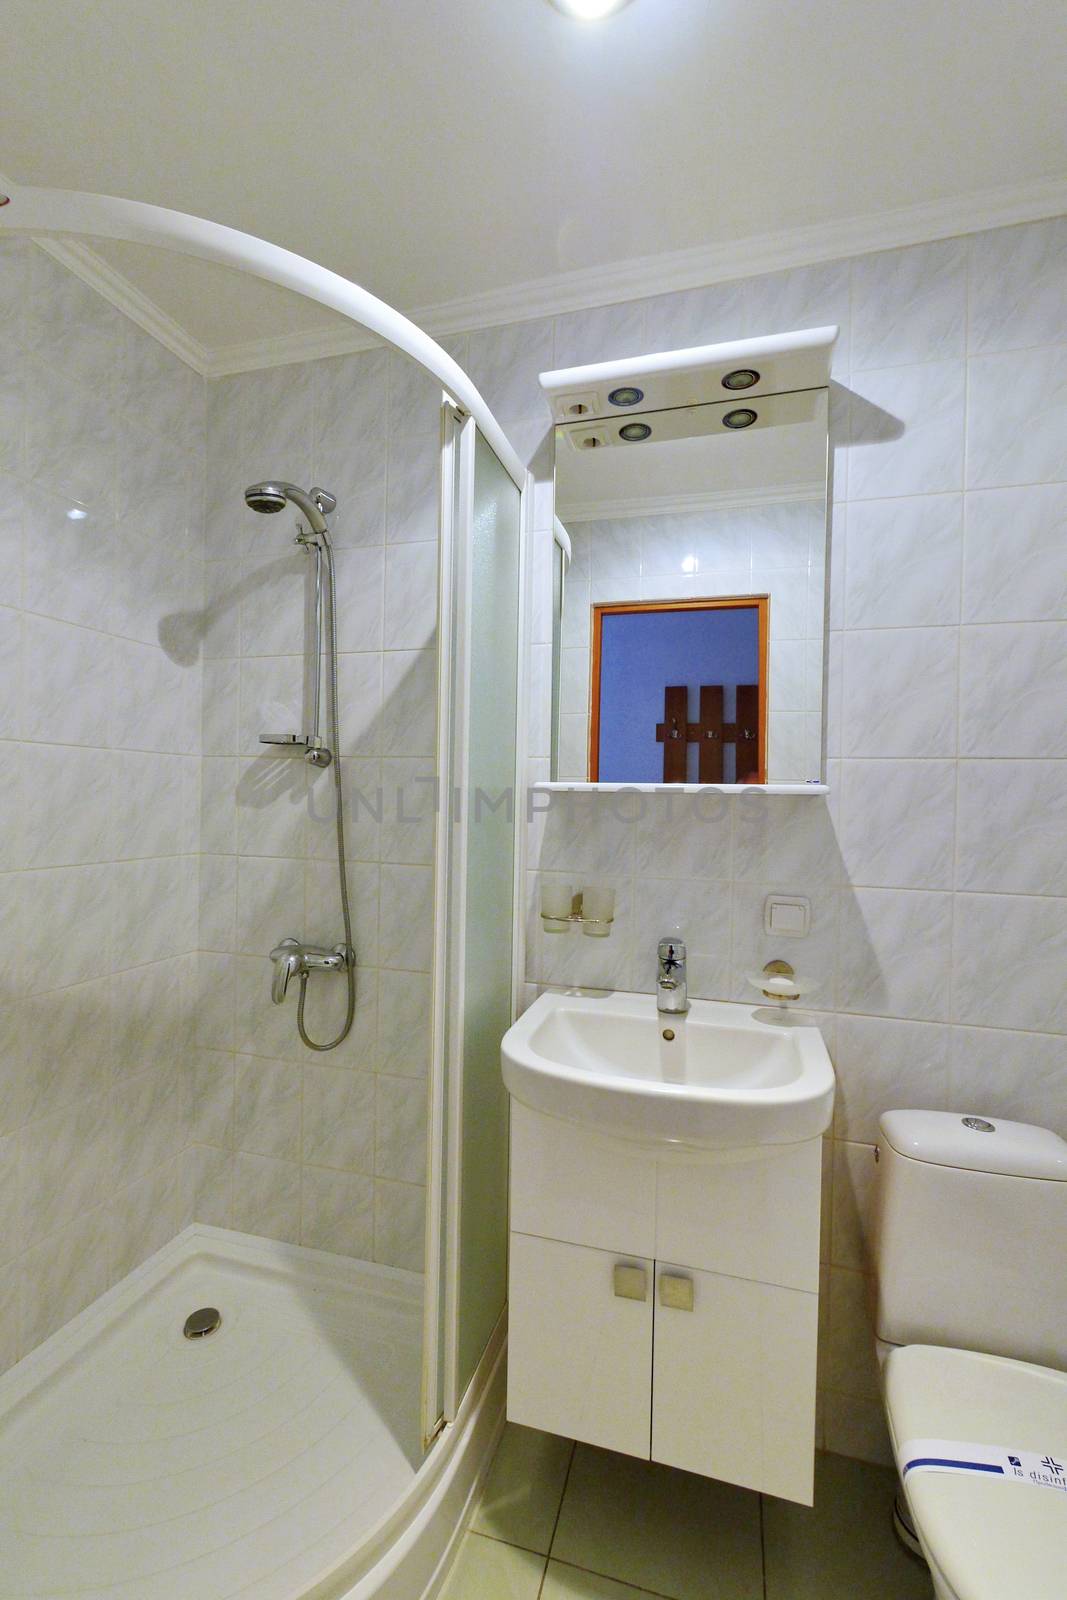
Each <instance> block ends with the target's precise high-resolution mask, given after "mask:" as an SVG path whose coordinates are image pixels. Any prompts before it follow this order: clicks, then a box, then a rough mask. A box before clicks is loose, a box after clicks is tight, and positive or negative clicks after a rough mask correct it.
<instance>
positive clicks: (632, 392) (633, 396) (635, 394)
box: [608, 386, 645, 406]
mask: <svg viewBox="0 0 1067 1600" xmlns="http://www.w3.org/2000/svg"><path fill="white" fill-rule="evenodd" d="M644 398H645V391H644V390H643V389H634V388H631V387H629V386H627V387H625V388H622V389H612V391H611V393H610V394H609V395H608V399H609V400H610V401H611V403H612V405H613V406H636V405H638V404H639V403H640V402H641V401H642V400H643V399H644Z"/></svg>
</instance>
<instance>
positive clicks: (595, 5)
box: [552, 0, 627, 22]
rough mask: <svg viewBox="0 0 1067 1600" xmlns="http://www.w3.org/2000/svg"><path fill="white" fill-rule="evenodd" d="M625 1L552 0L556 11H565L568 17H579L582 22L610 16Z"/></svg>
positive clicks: (595, 20) (625, 1) (597, 20)
mask: <svg viewBox="0 0 1067 1600" xmlns="http://www.w3.org/2000/svg"><path fill="white" fill-rule="evenodd" d="M626 3H627V0H552V4H553V5H554V6H555V7H556V9H557V11H563V12H565V13H566V15H567V16H568V17H579V18H581V20H582V21H583V22H599V21H600V19H601V17H610V15H611V13H612V12H613V11H619V10H621V9H622V7H623V6H624V5H626Z"/></svg>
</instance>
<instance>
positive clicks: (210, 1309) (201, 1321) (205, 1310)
mask: <svg viewBox="0 0 1067 1600" xmlns="http://www.w3.org/2000/svg"><path fill="white" fill-rule="evenodd" d="M221 1323H222V1312H221V1311H217V1310H216V1309H215V1307H214V1306H201V1307H200V1310H199V1311H194V1312H192V1313H191V1315H190V1316H188V1317H186V1319H185V1327H184V1328H183V1329H182V1332H183V1333H184V1334H185V1337H186V1338H187V1339H206V1338H207V1336H208V1334H209V1333H214V1332H215V1330H216V1328H218V1327H219V1326H220V1325H221Z"/></svg>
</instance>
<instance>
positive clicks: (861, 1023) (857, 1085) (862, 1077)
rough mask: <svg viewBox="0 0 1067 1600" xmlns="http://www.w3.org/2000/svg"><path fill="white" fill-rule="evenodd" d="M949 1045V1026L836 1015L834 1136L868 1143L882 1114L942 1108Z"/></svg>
mask: <svg viewBox="0 0 1067 1600" xmlns="http://www.w3.org/2000/svg"><path fill="white" fill-rule="evenodd" d="M951 1042H952V1030H951V1028H949V1027H946V1026H944V1025H943V1024H940V1023H931V1022H902V1021H899V1020H897V1019H895V1018H887V1017H854V1016H844V1015H843V1016H840V1017H838V1019H837V1037H836V1046H835V1050H834V1068H835V1071H836V1073H837V1099H836V1102H835V1106H834V1130H835V1132H836V1133H837V1135H838V1137H839V1138H841V1139H850V1140H860V1141H864V1142H866V1143H867V1144H874V1143H876V1142H877V1140H878V1137H879V1128H878V1119H879V1117H880V1116H881V1115H882V1113H883V1112H884V1111H894V1110H900V1109H901V1108H902V1107H905V1108H911V1107H914V1108H916V1109H918V1110H925V1111H943V1110H946V1109H947V1108H948V1103H949V1094H950V1091H949V1052H950V1046H951ZM953 1087H954V1086H953Z"/></svg>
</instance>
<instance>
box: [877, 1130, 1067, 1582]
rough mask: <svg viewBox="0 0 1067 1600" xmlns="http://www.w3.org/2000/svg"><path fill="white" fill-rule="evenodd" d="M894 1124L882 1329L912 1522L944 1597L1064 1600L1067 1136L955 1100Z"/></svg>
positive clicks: (902, 1522) (888, 1154) (882, 1185)
mask: <svg viewBox="0 0 1067 1600" xmlns="http://www.w3.org/2000/svg"><path fill="white" fill-rule="evenodd" d="M880 1130H881V1132H880V1138H879V1141H878V1146H877V1151H876V1159H877V1162H878V1168H877V1179H876V1184H875V1230H874V1266H875V1277H876V1282H877V1302H876V1309H875V1330H876V1334H877V1340H878V1356H879V1361H880V1363H881V1367H882V1379H883V1389H884V1395H885V1406H886V1413H887V1417H888V1421H889V1432H890V1436H891V1439H892V1444H893V1451H894V1455H895V1457H896V1463H897V1470H898V1472H899V1474H900V1477H901V1483H902V1497H901V1498H902V1501H903V1503H901V1499H898V1511H897V1523H898V1531H899V1532H900V1533H901V1535H902V1537H904V1538H905V1540H906V1541H907V1542H911V1541H912V1540H914V1541H917V1544H918V1547H919V1548H920V1549H921V1553H922V1554H923V1555H924V1556H925V1558H926V1560H927V1562H928V1564H929V1567H930V1572H931V1575H932V1577H933V1582H934V1591H935V1593H936V1595H937V1596H938V1600H1064V1596H1067V1371H1065V1370H1064V1369H1065V1368H1067V1143H1065V1142H1064V1141H1063V1140H1062V1139H1060V1138H1058V1137H1057V1135H1056V1134H1054V1133H1051V1132H1050V1131H1049V1130H1048V1129H1046V1128H1035V1127H1031V1126H1029V1125H1028V1124H1026V1123H1021V1122H1007V1121H1002V1120H1000V1119H990V1118H984V1117H976V1116H964V1115H961V1114H957V1113H953V1112H944V1111H889V1112H886V1113H885V1115H884V1116H883V1117H882V1118H881V1121H880ZM912 1529H913V1530H914V1532H913V1533H912ZM909 1534H910V1535H911V1539H909Z"/></svg>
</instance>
